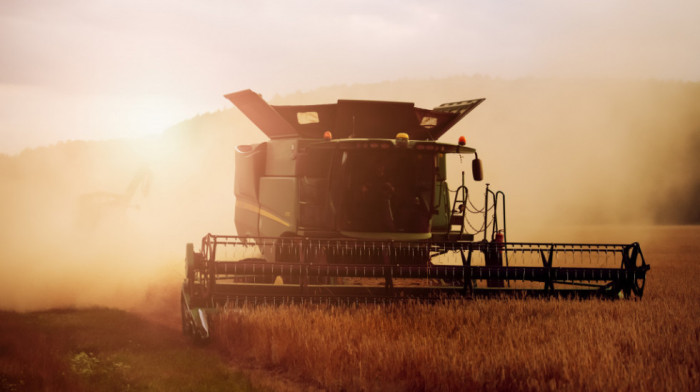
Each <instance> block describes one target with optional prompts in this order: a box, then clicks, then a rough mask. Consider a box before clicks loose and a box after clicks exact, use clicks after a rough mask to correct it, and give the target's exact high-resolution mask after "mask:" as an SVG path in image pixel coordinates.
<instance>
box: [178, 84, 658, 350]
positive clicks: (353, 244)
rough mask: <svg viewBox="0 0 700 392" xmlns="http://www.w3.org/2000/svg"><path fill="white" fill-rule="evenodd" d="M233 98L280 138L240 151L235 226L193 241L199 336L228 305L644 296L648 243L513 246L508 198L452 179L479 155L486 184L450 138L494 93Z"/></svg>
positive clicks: (191, 311) (185, 290)
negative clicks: (452, 166)
mask: <svg viewBox="0 0 700 392" xmlns="http://www.w3.org/2000/svg"><path fill="white" fill-rule="evenodd" d="M226 98H228V99H229V100H230V101H231V102H233V104H234V105H236V107H238V109H240V110H241V112H243V113H244V114H245V115H246V116H247V117H248V118H249V119H250V120H251V121H252V122H253V123H254V124H255V125H256V126H257V127H258V128H260V130H261V131H263V132H264V133H265V134H266V135H267V136H268V137H269V138H270V140H268V141H265V142H262V143H257V144H248V145H239V146H236V147H235V149H234V152H233V153H234V154H235V185H234V196H235V202H234V200H233V198H232V204H235V212H234V215H235V218H234V223H235V226H236V231H237V234H235V235H213V234H208V235H207V236H205V237H204V238H203V239H202V242H201V246H200V247H199V249H198V250H196V249H195V246H194V245H193V244H188V245H187V253H186V262H185V271H186V278H185V281H184V282H183V287H182V296H181V299H182V320H183V330H184V331H185V332H186V333H188V334H191V335H193V336H197V337H199V338H206V337H207V336H208V334H209V331H208V328H209V327H208V325H209V324H208V322H207V314H208V312H210V311H213V310H215V309H217V307H220V306H242V305H255V304H270V303H271V304H282V303H284V304H288V303H318V302H324V303H332V304H339V303H388V302H395V301H407V300H410V301H414V300H415V301H436V300H438V301H442V300H445V299H449V298H464V297H466V298H472V297H475V296H486V295H513V294H515V295H517V296H542V295H546V296H550V295H561V296H575V297H579V298H582V297H589V296H599V297H605V298H618V297H622V298H635V297H636V298H641V296H642V294H643V292H644V285H645V279H646V272H647V271H648V270H649V266H648V265H647V264H646V261H645V259H644V256H643V255H642V252H641V247H640V246H639V244H638V243H632V244H578V243H567V244H552V243H531V242H509V241H508V240H507V236H506V234H507V230H506V209H505V194H504V193H503V192H501V191H493V190H491V189H489V184H486V186H485V189H484V188H481V187H480V186H477V185H478V184H477V183H474V184H472V183H467V182H466V180H465V176H464V171H462V176H461V179H462V180H461V183H460V184H456V186H455V184H453V185H452V186H449V185H448V175H447V173H448V168H447V159H446V156H447V155H448V154H459V155H460V156H464V155H466V156H469V157H470V158H471V159H472V164H471V166H472V174H473V179H474V181H477V182H478V181H481V180H482V178H483V172H482V165H481V161H480V160H479V159H478V157H477V155H476V149H475V148H473V147H470V146H467V145H466V140H465V138H464V137H460V138H459V139H458V140H457V143H456V144H452V143H448V142H444V141H438V139H439V138H440V137H441V136H443V135H444V134H445V133H446V132H447V131H448V130H449V129H451V128H452V127H453V126H454V125H455V124H456V123H457V122H458V121H460V120H461V119H462V118H464V116H466V115H467V114H468V113H469V112H471V111H472V110H473V109H474V108H475V107H477V106H478V105H479V104H481V103H482V102H483V101H484V99H483V98H479V99H472V100H465V101H460V102H453V103H447V104H442V105H439V106H437V107H435V108H434V109H422V108H417V107H415V105H414V104H413V103H407V102H383V101H360V100H338V101H337V103H333V104H321V105H297V106H277V105H269V104H268V103H267V102H265V101H264V100H263V99H262V97H261V96H260V95H258V94H256V93H255V92H253V91H251V90H244V91H239V92H236V93H232V94H228V95H226ZM460 162H462V159H460ZM480 189H481V190H480Z"/></svg>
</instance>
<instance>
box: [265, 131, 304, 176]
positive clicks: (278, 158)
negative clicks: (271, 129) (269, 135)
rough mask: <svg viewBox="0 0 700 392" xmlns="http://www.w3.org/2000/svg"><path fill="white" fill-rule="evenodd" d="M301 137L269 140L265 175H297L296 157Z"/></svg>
mask: <svg viewBox="0 0 700 392" xmlns="http://www.w3.org/2000/svg"><path fill="white" fill-rule="evenodd" d="M298 148H299V139H280V140H271V141H269V142H267V154H266V155H267V157H266V159H265V175H266V176H269V177H284V176H294V175H296V163H295V161H296V157H297V150H298Z"/></svg>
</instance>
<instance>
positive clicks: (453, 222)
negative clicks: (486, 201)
mask: <svg viewBox="0 0 700 392" xmlns="http://www.w3.org/2000/svg"><path fill="white" fill-rule="evenodd" d="M468 198H469V190H468V189H467V187H466V186H465V185H464V172H462V185H460V186H459V188H457V190H456V191H455V197H454V200H453V201H452V209H451V210H450V219H449V225H448V229H447V230H448V232H449V234H459V235H460V236H461V235H462V234H464V219H465V217H464V214H465V212H466V210H467V199H468ZM454 226H459V230H453V228H454Z"/></svg>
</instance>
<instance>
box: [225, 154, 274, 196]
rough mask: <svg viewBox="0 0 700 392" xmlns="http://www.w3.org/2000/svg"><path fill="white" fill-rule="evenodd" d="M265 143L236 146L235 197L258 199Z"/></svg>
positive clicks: (263, 168) (263, 165)
mask: <svg viewBox="0 0 700 392" xmlns="http://www.w3.org/2000/svg"><path fill="white" fill-rule="evenodd" d="M266 152H267V143H261V144H252V145H241V146H236V180H235V183H234V185H233V193H234V194H235V195H236V197H241V196H243V197H247V198H250V199H253V200H257V199H258V187H259V181H260V177H261V176H262V175H263V173H264V171H265V156H266Z"/></svg>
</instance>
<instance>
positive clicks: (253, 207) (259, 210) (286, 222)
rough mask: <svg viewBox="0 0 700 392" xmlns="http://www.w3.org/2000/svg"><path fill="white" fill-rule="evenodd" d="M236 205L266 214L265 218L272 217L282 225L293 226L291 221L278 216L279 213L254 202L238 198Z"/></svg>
mask: <svg viewBox="0 0 700 392" xmlns="http://www.w3.org/2000/svg"><path fill="white" fill-rule="evenodd" d="M236 206H238V207H241V208H243V209H244V210H248V211H251V212H254V213H256V214H260V215H262V216H264V217H265V218H267V219H271V220H273V221H275V222H277V223H279V224H281V225H284V226H287V227H290V226H291V223H289V222H288V221H285V220H283V219H282V218H280V217H278V216H277V215H275V214H273V213H272V212H270V211H267V210H265V209H263V208H260V207H258V206H256V205H254V204H250V203H246V202H245V201H241V200H236ZM287 214H289V213H287Z"/></svg>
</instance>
